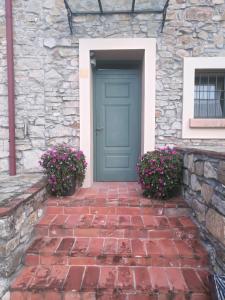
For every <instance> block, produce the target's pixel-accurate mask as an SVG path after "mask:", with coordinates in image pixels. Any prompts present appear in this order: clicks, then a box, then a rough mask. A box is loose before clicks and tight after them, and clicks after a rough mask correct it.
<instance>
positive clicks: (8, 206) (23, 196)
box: [0, 176, 46, 217]
mask: <svg viewBox="0 0 225 300" xmlns="http://www.w3.org/2000/svg"><path fill="white" fill-rule="evenodd" d="M45 187H46V178H45V177H44V176H43V177H41V178H39V179H37V182H35V183H33V184H32V185H29V186H27V187H26V188H24V190H23V191H21V192H20V193H15V194H14V195H12V196H11V197H9V198H5V199H4V200H3V201H2V202H0V217H6V216H9V215H11V214H12V213H13V211H14V210H16V209H17V208H18V207H19V206H20V205H21V204H24V203H26V202H27V201H29V199H31V198H33V196H34V195H35V194H37V193H38V192H39V191H41V190H42V189H43V188H45Z"/></svg>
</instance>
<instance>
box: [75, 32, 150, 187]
mask: <svg viewBox="0 0 225 300" xmlns="http://www.w3.org/2000/svg"><path fill="white" fill-rule="evenodd" d="M97 50H144V59H143V71H142V72H143V76H142V81H143V83H142V86H143V88H142V137H141V138H142V153H144V152H146V151H152V150H154V148H155V78H156V75H155V72H156V71H155V68H156V67H155V65H156V39H154V38H121V39H116V38H115V39H80V40H79V87H80V149H81V150H83V152H84V154H85V156H86V160H87V163H88V167H87V172H86V177H85V181H84V187H90V186H91V185H92V184H93V173H94V170H93V159H94V154H93V152H94V151H93V86H92V81H93V78H92V69H91V62H90V51H97Z"/></svg>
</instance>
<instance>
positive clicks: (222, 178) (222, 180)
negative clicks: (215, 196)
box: [218, 161, 225, 185]
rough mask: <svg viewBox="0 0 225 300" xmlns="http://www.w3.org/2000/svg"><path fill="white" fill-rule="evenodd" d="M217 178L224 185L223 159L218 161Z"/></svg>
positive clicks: (224, 170)
mask: <svg viewBox="0 0 225 300" xmlns="http://www.w3.org/2000/svg"><path fill="white" fill-rule="evenodd" d="M218 180H219V181H220V182H221V183H222V184H224V185H225V161H220V163H219V167H218Z"/></svg>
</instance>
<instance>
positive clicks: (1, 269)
mask: <svg viewBox="0 0 225 300" xmlns="http://www.w3.org/2000/svg"><path fill="white" fill-rule="evenodd" d="M23 254H24V249H23V248H21V247H20V248H17V249H16V250H15V251H14V252H13V253H11V255H10V256H8V257H7V258H5V259H3V260H0V276H2V277H3V278H8V277H10V276H11V275H12V274H13V273H14V272H15V271H16V269H17V267H18V265H20V263H21V260H22V257H23Z"/></svg>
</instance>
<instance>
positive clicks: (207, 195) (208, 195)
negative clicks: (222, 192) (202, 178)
mask: <svg viewBox="0 0 225 300" xmlns="http://www.w3.org/2000/svg"><path fill="white" fill-rule="evenodd" d="M201 195H202V198H203V199H204V201H205V202H206V204H207V205H208V204H209V203H210V202H211V200H212V196H213V187H212V186H210V185H208V184H206V183H203V184H202V189H201Z"/></svg>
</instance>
